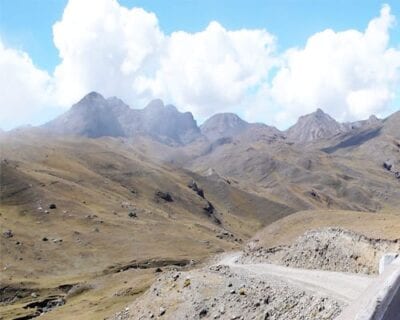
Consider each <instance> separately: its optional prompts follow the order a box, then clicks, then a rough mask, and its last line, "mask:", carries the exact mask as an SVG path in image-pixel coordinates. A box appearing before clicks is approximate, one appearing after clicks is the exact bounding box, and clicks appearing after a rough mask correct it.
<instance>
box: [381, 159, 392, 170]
mask: <svg viewBox="0 0 400 320" xmlns="http://www.w3.org/2000/svg"><path fill="white" fill-rule="evenodd" d="M392 167H393V164H392V163H391V162H390V161H385V162H384V163H383V168H385V169H386V170H388V171H391V170H392Z"/></svg>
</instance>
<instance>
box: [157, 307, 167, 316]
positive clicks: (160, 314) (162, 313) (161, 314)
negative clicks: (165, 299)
mask: <svg viewBox="0 0 400 320" xmlns="http://www.w3.org/2000/svg"><path fill="white" fill-rule="evenodd" d="M166 312H167V310H166V309H165V308H164V307H160V311H159V313H158V315H159V316H163V315H164V314H165V313H166Z"/></svg>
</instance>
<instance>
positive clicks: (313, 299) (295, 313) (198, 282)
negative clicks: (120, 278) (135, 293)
mask: <svg viewBox="0 0 400 320" xmlns="http://www.w3.org/2000/svg"><path fill="white" fill-rule="evenodd" d="M343 307H344V304H343V303H342V302H338V301H335V300H333V299H332V298H328V297H325V296H322V295H316V294H314V293H311V292H308V291H304V290H302V289H299V288H297V287H292V286H289V285H288V284H285V283H283V282H281V281H279V280H277V279H275V278H257V277H252V276H249V275H246V274H238V273H235V272H234V271H233V270H232V269H231V268H229V267H228V266H219V265H217V266H212V267H206V268H203V269H199V270H192V271H190V272H168V273H165V274H163V275H161V276H160V277H159V278H158V280H157V281H156V282H155V283H154V284H153V286H152V287H151V288H150V289H149V290H148V292H147V293H145V294H144V295H143V296H142V297H140V298H139V299H137V300H136V301H135V302H134V303H133V304H132V305H130V306H129V307H127V308H126V309H125V310H123V311H121V312H119V313H117V314H116V315H115V316H114V317H113V318H112V319H113V320H126V319H174V320H175V319H230V320H232V319H243V320H244V319H260V320H261V319H262V320H264V319H268V320H278V319H281V320H287V319H292V320H300V319H301V320H305V319H308V320H313V319H318V320H320V319H334V318H335V317H336V316H337V315H338V314H340V312H341V310H342V308H343Z"/></svg>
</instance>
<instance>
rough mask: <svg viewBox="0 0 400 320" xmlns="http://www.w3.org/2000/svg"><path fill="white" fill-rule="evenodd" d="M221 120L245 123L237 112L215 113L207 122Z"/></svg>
mask: <svg viewBox="0 0 400 320" xmlns="http://www.w3.org/2000/svg"><path fill="white" fill-rule="evenodd" d="M213 121H221V122H231V123H245V122H246V121H244V120H243V119H242V118H240V117H239V116H238V115H237V114H235V113H230V112H225V113H217V114H214V115H213V116H212V117H211V118H209V119H208V120H207V121H206V122H213Z"/></svg>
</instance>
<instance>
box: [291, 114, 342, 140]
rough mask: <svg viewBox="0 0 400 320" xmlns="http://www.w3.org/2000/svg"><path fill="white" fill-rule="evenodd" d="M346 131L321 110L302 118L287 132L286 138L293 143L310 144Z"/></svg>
mask: <svg viewBox="0 0 400 320" xmlns="http://www.w3.org/2000/svg"><path fill="white" fill-rule="evenodd" d="M344 131H346V128H345V126H343V125H342V124H340V123H339V122H337V121H336V120H335V119H333V118H332V117H331V116H329V115H328V114H326V113H325V112H324V111H322V110H321V109H317V111H315V112H313V113H311V114H308V115H305V116H302V117H300V118H299V120H298V121H297V123H296V124H295V125H294V126H292V127H290V128H289V129H288V130H287V137H288V139H289V140H292V141H294V142H300V143H304V142H311V141H314V140H317V139H322V138H330V137H332V136H334V135H336V134H338V133H341V132H344Z"/></svg>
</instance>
